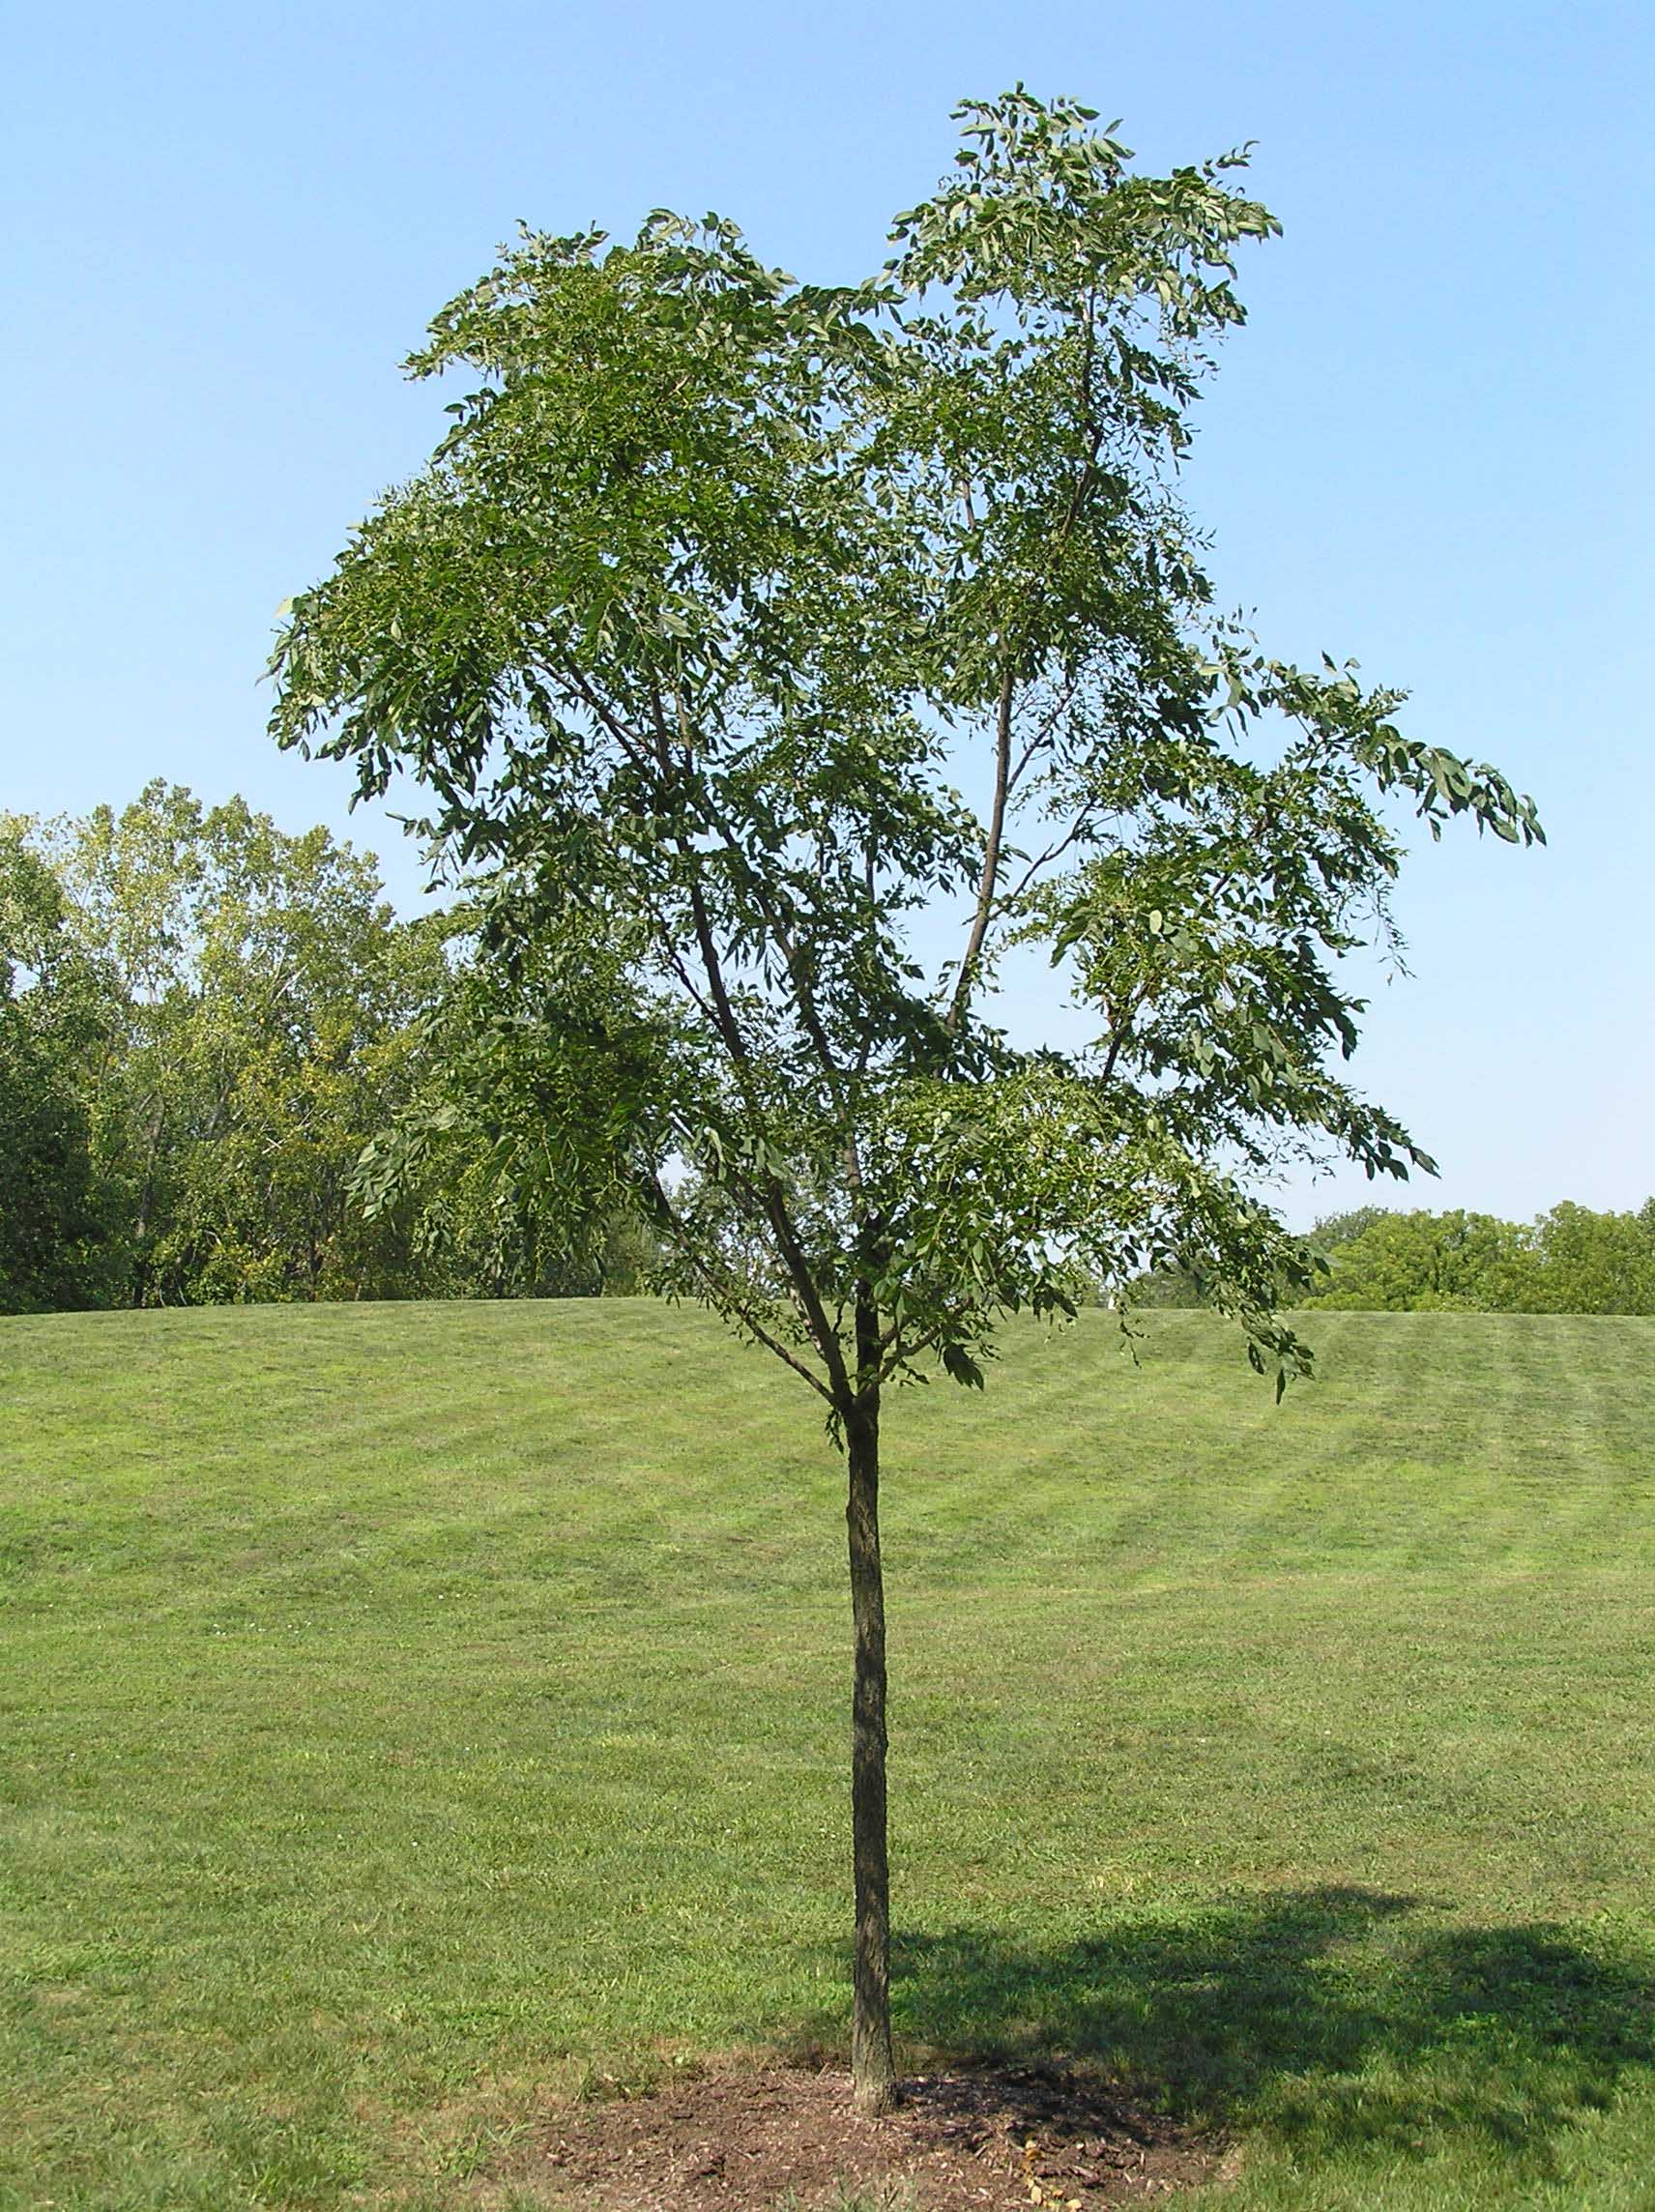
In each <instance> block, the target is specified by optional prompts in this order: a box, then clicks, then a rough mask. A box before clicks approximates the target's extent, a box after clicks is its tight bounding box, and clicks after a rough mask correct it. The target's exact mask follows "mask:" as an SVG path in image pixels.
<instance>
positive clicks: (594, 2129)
mask: <svg viewBox="0 0 1655 2212" xmlns="http://www.w3.org/2000/svg"><path fill="white" fill-rule="evenodd" d="M1222 2152H1223V2146H1222V2145H1221V2144H1219V2143H1217V2142H1215V2141H1214V2140H1213V2139H1211V2138H1210V2137H1200V2136H1196V2135H1193V2134H1191V2133H1190V2132H1188V2131H1187V2130H1182V2129H1179V2128H1177V2127H1176V2126H1174V2125H1173V2124H1172V2123H1171V2122H1170V2121H1168V2120H1165V2119H1160V2118H1157V2117H1155V2116H1154V2115H1153V2114H1151V2113H1147V2112H1145V2111H1143V2110H1139V2109H1137V2108H1135V2107H1134V2106H1132V2105H1131V2104H1130V2103H1128V2102H1126V2101H1125V2100H1123V2099H1122V2098H1121V2097H1120V2096H1118V2094H1116V2093H1114V2092H1111V2091H1109V2090H1108V2089H1106V2088H1105V2087H1103V2086H1102V2085H1100V2084H1099V2083H1097V2082H1095V2081H1090V2080H1089V2079H1088V2078H1087V2077H1086V2076H1085V2075H1083V2074H1081V2073H1080V2072H1078V2071H1072V2070H1070V2069H1068V2068H1066V2067H1063V2066H1060V2065H1049V2066H1047V2065H1042V2066H1030V2067H1015V2068H1001V2069H998V2070H993V2071H991V2070H987V2069H984V2070H981V2071H967V2070H961V2071H958V2072H949V2073H942V2074H933V2075H927V2076H923V2077H921V2078H919V2079H916V2080H911V2081H905V2082H904V2083H903V2084H902V2090H901V2096H900V2099H899V2102H898V2103H897V2105H896V2107H895V2109H894V2110H892V2111H891V2112H889V2113H888V2114H886V2116H884V2117H883V2118H880V2119H869V2118H865V2117H863V2116H862V2115H860V2114H858V2113H857V2111H856V2110H854V2109H853V2107H852V2104H851V2083H850V2077H849V2076H848V2075H847V2074H843V2073H837V2072H831V2071H816V2070H806V2069H801V2068H797V2067H787V2066H781V2065H768V2066H753V2065H750V2064H749V2065H746V2066H740V2065H736V2064H733V2063H732V2064H722V2065H712V2064H709V2065H707V2066H705V2067H703V2068H699V2069H697V2071H696V2072H695V2073H694V2075H693V2076H692V2077H690V2078H688V2079H682V2078H681V2079H679V2080H675V2081H671V2082H669V2083H667V2084H665V2085H663V2086H660V2087H657V2088H655V2089H653V2090H651V2091H649V2092H647V2093H645V2094H641V2095H637V2096H631V2097H616V2098H608V2099H604V2100H600V2101H588V2102H584V2103H581V2104H575V2105H568V2106H565V2107H562V2108H560V2109H559V2110H556V2111H553V2112H550V2113H548V2114H546V2115H545V2118H544V2121H543V2124H542V2126H541V2128H540V2130H539V2131H538V2134H537V2141H536V2144H535V2147H534V2149H533V2151H532V2152H530V2153H529V2154H528V2155H527V2156H525V2155H524V2154H523V2152H522V2151H519V2153H518V2155H517V2157H516V2158H515V2159H514V2160H513V2162H512V2165H513V2171H512V2174H511V2177H510V2178H511V2180H512V2181H513V2182H514V2183H515V2184H516V2185H517V2187H518V2188H520V2189H521V2188H522V2187H524V2185H525V2184H526V2185H527V2186H528V2188H529V2190H531V2191H532V2192H533V2194H534V2195H535V2196H536V2197H541V2198H542V2199H543V2200H544V2201H546V2202H547V2203H551V2204H569V2205H579V2206H582V2207H586V2208H590V2212H772V2208H773V2207H777V2206H782V2205H785V2206H787V2207H788V2208H789V2212H792V2208H793V2207H796V2206H797V2207H798V2212H808V2208H809V2207H812V2206H817V2205H825V2204H832V2205H837V2204H838V2203H840V2202H841V2201H842V2200H843V2198H844V2197H846V2196H848V2195H852V2194H855V2193H857V2192H860V2193H861V2195H862V2197H863V2199H864V2200H865V2201H866V2202H867V2203H869V2204H870V2205H886V2204H888V2205H890V2206H891V2207H892V2208H893V2212H895V2208H898V2207H900V2208H901V2212H909V2208H910V2207H912V2212H1013V2208H1014V2207H1016V2208H1018V2212H1027V2208H1028V2207H1029V2206H1031V2205H1037V2206H1041V2207H1045V2208H1047V2212H1050V2208H1051V2207H1057V2208H1058V2212H1070V2208H1071V2207H1074V2206H1079V2207H1080V2208H1081V2212H1095V2208H1097V2207H1101V2206H1104V2205H1119V2204H1128V2205H1130V2204H1137V2203H1141V2202H1143V2201H1145V2200H1159V2199H1161V2198H1164V2197H1172V2196H1174V2195H1176V2194H1177V2193H1178V2192H1179V2191H1181V2190H1184V2189H1188V2188H1192V2187H1193V2186H1195V2185H1196V2184H1197V2183H1199V2182H1202V2181H1205V2180H1207V2179H1210V2178H1211V2177H1212V2176H1213V2175H1214V2174H1215V2173H1216V2172H1217V2170H1218V2168H1219V2165H1220V2161H1221V2158H1222Z"/></svg>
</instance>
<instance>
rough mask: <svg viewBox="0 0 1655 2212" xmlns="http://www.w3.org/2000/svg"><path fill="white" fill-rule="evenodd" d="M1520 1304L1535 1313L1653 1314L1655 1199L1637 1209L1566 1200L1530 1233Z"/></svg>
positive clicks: (1523, 1269) (1520, 1291)
mask: <svg viewBox="0 0 1655 2212" xmlns="http://www.w3.org/2000/svg"><path fill="white" fill-rule="evenodd" d="M1525 1244H1526V1251H1525V1256H1524V1258H1525V1265H1524V1267H1523V1268H1522V1270H1521V1274H1520V1278H1519V1302H1521V1303H1522V1304H1523V1305H1524V1307H1525V1308H1526V1309H1527V1310H1528V1311H1530V1312H1534V1313H1581V1314H1655V1199H1649V1200H1646V1201H1645V1202H1644V1205H1643V1206H1642V1208H1640V1210H1639V1211H1638V1212H1636V1213H1631V1212H1628V1213H1594V1212H1593V1211H1592V1210H1591V1209H1590V1208H1588V1207H1584V1206H1575V1205H1572V1204H1571V1203H1569V1202H1568V1201H1567V1200H1565V1201H1564V1203H1563V1204H1562V1205H1561V1206H1554V1207H1553V1208H1552V1210H1551V1212H1550V1213H1543V1214H1542V1215H1541V1216H1540V1218H1539V1220H1538V1221H1536V1222H1535V1224H1534V1226H1533V1228H1532V1229H1531V1230H1530V1231H1529V1232H1528V1233H1527V1237H1526V1238H1525Z"/></svg>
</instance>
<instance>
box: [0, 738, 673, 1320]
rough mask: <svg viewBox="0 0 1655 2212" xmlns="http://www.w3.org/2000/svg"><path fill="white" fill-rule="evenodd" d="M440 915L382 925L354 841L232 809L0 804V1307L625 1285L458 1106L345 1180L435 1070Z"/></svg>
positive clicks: (459, 925)
mask: <svg viewBox="0 0 1655 2212" xmlns="http://www.w3.org/2000/svg"><path fill="white" fill-rule="evenodd" d="M466 918H467V917H466V915H465V913H464V910H463V909H456V910H453V911H451V912H450V913H448V914H443V915H432V916H425V917H420V918H419V919H417V920H414V921H401V920H398V919H397V918H396V917H395V915H394V914H393V913H392V909H391V907H390V906H389V905H388V903H387V902H386V900H385V898H384V896H383V888H382V885H381V883H380V880H379V877H378V874H377V872H376V869H375V865H374V862H373V860H372V859H371V857H369V856H365V855H363V854H361V853H358V852H356V851H355V850H354V849H353V848H352V847H351V846H350V845H348V844H342V843H338V842H336V841H335V840H334V838H333V837H332V836H331V835H330V834H329V832H328V831H327V830H326V829H311V830H308V831H306V832H305V833H304V834H303V835H298V836H293V835H289V834H287V833H286V832H284V831H283V830H280V829H277V828H276V825H275V824H274V823H273V822H272V821H271V819H270V817H269V816H268V815H263V814H255V813H254V812H253V811H252V810H251V809H250V808H249V807H248V806H247V803H246V802H245V801H244V800H241V799H239V798H238V799H232V800H229V801H227V802H226V803H225V804H224V805H221V806H216V807H212V808H210V809H209V808H205V807H203V805H202V803H201V802H200V800H197V799H194V798H193V797H191V795H190V794H189V791H187V790H183V789H180V788H177V787H174V786H169V785H167V784H165V783H162V782H156V783H152V784H151V785H150V786H149V787H148V788H147V789H146V790H145V791H144V793H143V795H142V796H141V797H140V798H139V799H138V800H136V801H135V802H134V803H133V804H131V805H130V806H128V807H127V808H125V810H124V811H122V812H120V813H118V814H117V813H116V812H114V811H113V810H112V809H111V808H109V807H106V806H105V807H100V808H98V809H97V810H96V811H95V812H93V813H92V814H90V815H88V816H87V817H85V818H84V819H83V820H78V821H62V822H54V823H42V822H38V821H34V820H29V819H25V818H21V817H16V816H0V1311H5V1312H28V1311H43V1310H52V1309H59V1308H73V1307H96V1306H142V1305H174V1304H208V1303H224V1302H233V1301H245V1300H260V1301H262V1300H279V1299H314V1298H358V1297H369V1298H394V1297H464V1296H495V1297H498V1296H511V1295H540V1296H546V1295H561V1294H590V1293H592V1292H595V1291H600V1290H604V1289H620V1290H627V1289H632V1288H635V1287H636V1283H637V1279H638V1273H639V1266H640V1261H641V1258H642V1255H641V1253H640V1251H639V1249H638V1244H637V1239H636V1237H635V1236H633V1237H631V1238H630V1239H628V1237H626V1236H624V1235H623V1234H621V1233H619V1232H616V1231H612V1230H610V1229H609V1228H608V1227H607V1225H606V1224H605V1223H604V1222H602V1221H594V1222H592V1223H590V1224H588V1225H587V1226H586V1227H585V1229H584V1230H582V1231H580V1232H579V1233H577V1234H575V1235H574V1236H572V1237H571V1236H570V1234H569V1233H568V1231H567V1230H566V1229H564V1230H561V1231H560V1233H559V1234H557V1235H555V1236H554V1235H553V1233H552V1232H551V1230H550V1229H549V1227H548V1225H547V1224H546V1222H545V1220H544V1219H543V1217H542V1215H541V1212H540V1210H539V1209H538V1208H537V1206H536V1204H535V1202H534V1200H533V1199H532V1197H530V1196H529V1195H528V1193H527V1186H526V1184H525V1182H524V1180H523V1179H521V1178H517V1177H513V1175H512V1174H511V1172H510V1161H509V1160H507V1161H505V1162H504V1167H505V1172H504V1173H502V1172H501V1169H502V1165H503V1163H502V1160H501V1157H500V1148H501V1144H502V1137H501V1133H500V1132H499V1131H496V1130H491V1129H490V1128H488V1127H487V1126H485V1125H483V1124H482V1123H480V1122H479V1121H465V1120H464V1119H452V1120H450V1125H449V1126H448V1128H447V1130H446V1132H445V1135H444V1141H443V1144H442V1145H441V1147H439V1148H438V1149H437V1150H435V1151H434V1152H433V1153H432V1156H431V1157H430V1160H429V1172H428V1174H427V1176H426V1177H425V1179H423V1182H422V1183H421V1182H417V1183H416V1184H415V1186H414V1187H413V1188H412V1189H411V1190H409V1191H408V1192H406V1193H405V1194H404V1196H403V1197H402V1199H401V1200H400V1202H399V1203H398V1204H397V1205H396V1206H394V1207H391V1208H381V1209H380V1210H379V1211H378V1212H377V1213H375V1214H374V1216H373V1217H372V1218H371V1219H370V1218H368V1217H367V1215H366V1213H365V1212H364V1209H363V1206H362V1205H361V1203H360V1201H359V1199H358V1197H357V1194H356V1191H355V1187H354V1179H355V1177H356V1174H357V1167H358V1161H359V1159H360V1157H361V1155H362V1152H363V1148H364V1146H365V1145H366V1144H367V1143H368V1141H369V1140H370V1139H371V1138H373V1137H374V1136H375V1135H376V1134H378V1133H379V1132H381V1131H383V1130H385V1129H386V1128H388V1127H389V1126H391V1125H392V1124H393V1123H394V1121H396V1119H397V1117H398V1116H399V1115H403V1114H406V1113H408V1112H410V1111H414V1110H417V1109H418V1108H419V1106H420V1103H421V1099H422V1098H423V1097H424V1096H425V1095H426V1093H427V1092H428V1091H429V1090H430V1088H431V1087H432V1085H433V1084H434V1083H435V1081H436V1078H437V1071H438V1062H439V1059H440V1056H441V1053H442V1050H443V1047H442V1043H441V1035H440V1027H441V1019H442V1014H443V1009H444V1008H445V1006H447V1005H448V1004H450V998H451V991H452V986H453V985H454V983H455V981H456V980H458V979H461V978H463V975H464V973H465V968H466V963H467V958H468V939H467V936H466Z"/></svg>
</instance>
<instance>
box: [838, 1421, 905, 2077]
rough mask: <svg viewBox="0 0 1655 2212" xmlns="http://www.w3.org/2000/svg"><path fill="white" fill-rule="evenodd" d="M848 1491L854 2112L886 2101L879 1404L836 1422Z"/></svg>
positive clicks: (890, 2068) (887, 2042)
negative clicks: (841, 1425) (852, 1638)
mask: <svg viewBox="0 0 1655 2212" xmlns="http://www.w3.org/2000/svg"><path fill="white" fill-rule="evenodd" d="M845 1454H846V1458H847V1460H848V1462H849V1469H850V1496H849V1499H848V1501H847V1504H846V1508H845V1519H846V1523H847V1525H848V1527H849V1530H850V1551H851V1611H852V1615H853V1618H854V1620H855V1623H856V1638H857V1666H856V1689H855V1694H854V1697H853V1700H852V1706H851V1838H852V1855H853V1862H854V1865H855V1869H856V1888H857V1956H856V1967H855V1981H854V1997H853V2007H852V2014H851V2081H852V2089H853V2094H854V2095H855V2098H856V2102H857V2107H858V2108H859V2110H862V2111H864V2112H883V2111H885V2110H887V2108H888V2107H889V2105H890V2102H891V2094H892V2087H893V2083H894V2081H895V2069H894V2067H893V2065H892V2063H891V2054H890V1875H889V1869H888V1866H887V1863H886V1796H885V1748H886V1734H885V1578H884V1576H883V1574H882V1572H881V1569H880V1538H879V1401H878V1399H877V1398H874V1399H873V1400H872V1403H871V1404H869V1403H867V1402H864V1403H863V1404H862V1405H860V1406H858V1407H857V1409H856V1410H854V1411H853V1412H850V1413H849V1414H847V1416H846V1420H845Z"/></svg>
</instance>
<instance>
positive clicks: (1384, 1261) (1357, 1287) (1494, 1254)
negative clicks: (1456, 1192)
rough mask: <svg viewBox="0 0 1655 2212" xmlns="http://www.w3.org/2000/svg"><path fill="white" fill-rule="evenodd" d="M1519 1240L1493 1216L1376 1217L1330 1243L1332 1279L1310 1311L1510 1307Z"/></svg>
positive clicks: (1521, 1249)
mask: <svg viewBox="0 0 1655 2212" xmlns="http://www.w3.org/2000/svg"><path fill="white" fill-rule="evenodd" d="M1523 1265H1524V1233H1523V1231H1522V1230H1521V1229H1518V1228H1516V1227H1515V1226H1514V1225H1513V1224H1512V1223H1511V1222H1509V1221H1499V1220H1496V1219H1495V1216H1494V1215H1493V1214H1490V1213H1465V1212H1458V1211H1456V1212H1450V1213H1421V1212H1415V1213H1379V1214H1378V1215H1376V1217H1375V1218H1374V1219H1373V1220H1371V1221H1370V1222H1369V1223H1368V1225H1367V1227H1366V1228H1365V1229H1363V1230H1362V1231H1361V1233H1360V1234H1359V1235H1358V1236H1356V1237H1351V1238H1350V1239H1349V1240H1348V1241H1341V1242H1339V1243H1336V1244H1334V1245H1333V1246H1332V1247H1331V1249H1330V1253H1329V1266H1330V1269H1331V1272H1330V1273H1329V1275H1328V1276H1327V1278H1326V1279H1325V1282H1324V1284H1323V1286H1322V1287H1321V1290H1320V1291H1319V1292H1318V1293H1317V1294H1316V1295H1313V1296H1311V1297H1309V1298H1307V1299H1306V1301H1305V1302H1306V1304H1307V1305H1310V1306H1313V1307H1314V1306H1323V1307H1331V1308H1335V1309H1340V1310H1343V1311H1346V1312H1380V1313H1429V1312H1435V1311H1438V1310H1441V1309H1444V1308H1452V1307H1467V1308H1471V1309H1477V1310H1483V1311H1490V1312H1493V1311H1498V1310H1499V1309H1500V1308H1502V1307H1504V1306H1508V1305H1509V1304H1511V1303H1512V1300H1513V1295H1514V1290H1515V1286H1516V1283H1517V1281H1518V1280H1519V1276H1520V1272H1521V1269H1522V1267H1523Z"/></svg>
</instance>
